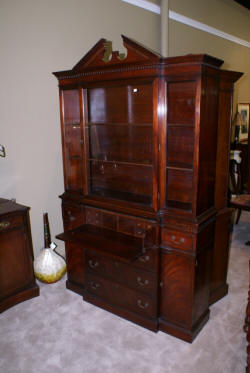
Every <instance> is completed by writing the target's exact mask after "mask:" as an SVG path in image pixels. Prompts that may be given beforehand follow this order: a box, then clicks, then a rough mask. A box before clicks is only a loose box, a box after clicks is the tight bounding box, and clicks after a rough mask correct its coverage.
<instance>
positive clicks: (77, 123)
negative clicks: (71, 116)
mask: <svg viewBox="0 0 250 373" xmlns="http://www.w3.org/2000/svg"><path fill="white" fill-rule="evenodd" d="M64 125H65V126H69V127H71V126H72V127H73V126H76V127H80V122H79V120H77V121H69V122H68V121H66V120H65V121H64Z"/></svg>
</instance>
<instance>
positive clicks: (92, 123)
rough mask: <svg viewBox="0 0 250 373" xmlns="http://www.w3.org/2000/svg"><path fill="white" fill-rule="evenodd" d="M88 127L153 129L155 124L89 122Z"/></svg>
mask: <svg viewBox="0 0 250 373" xmlns="http://www.w3.org/2000/svg"><path fill="white" fill-rule="evenodd" d="M86 125H88V126H127V127H130V126H138V127H153V123H136V122H131V123H130V122H125V123H119V122H113V123H112V122H88V123H86Z"/></svg>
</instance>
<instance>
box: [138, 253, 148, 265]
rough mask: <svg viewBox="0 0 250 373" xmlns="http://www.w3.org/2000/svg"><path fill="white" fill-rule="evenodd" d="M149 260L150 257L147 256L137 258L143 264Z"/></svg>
mask: <svg viewBox="0 0 250 373" xmlns="http://www.w3.org/2000/svg"><path fill="white" fill-rule="evenodd" d="M149 259H150V256H149V255H146V256H145V257H142V256H140V258H139V260H140V261H141V262H143V263H146V262H148V261H149Z"/></svg>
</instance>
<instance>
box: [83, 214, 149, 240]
mask: <svg viewBox="0 0 250 373" xmlns="http://www.w3.org/2000/svg"><path fill="white" fill-rule="evenodd" d="M86 223H87V224H92V225H96V226H100V227H104V228H107V229H111V230H114V231H117V232H121V233H124V234H128V235H132V236H136V237H144V236H145V234H146V233H147V234H148V235H149V236H150V233H152V235H153V238H152V239H151V240H152V241H153V242H152V244H154V243H155V237H154V234H153V232H154V231H155V226H156V222H154V221H151V220H146V219H139V218H136V217H130V216H126V215H122V214H118V213H114V212H109V211H105V210H100V209H97V208H93V207H86Z"/></svg>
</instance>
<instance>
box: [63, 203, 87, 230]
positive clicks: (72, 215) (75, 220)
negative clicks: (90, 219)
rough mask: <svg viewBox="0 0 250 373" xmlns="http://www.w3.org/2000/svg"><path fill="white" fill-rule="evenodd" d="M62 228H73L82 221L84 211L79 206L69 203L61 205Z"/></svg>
mask: <svg viewBox="0 0 250 373" xmlns="http://www.w3.org/2000/svg"><path fill="white" fill-rule="evenodd" d="M62 211H63V223H64V229H65V230H68V229H73V228H76V227H79V226H80V225H82V224H83V223H84V213H83V211H82V209H81V207H77V206H73V205H70V204H63V205H62Z"/></svg>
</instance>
